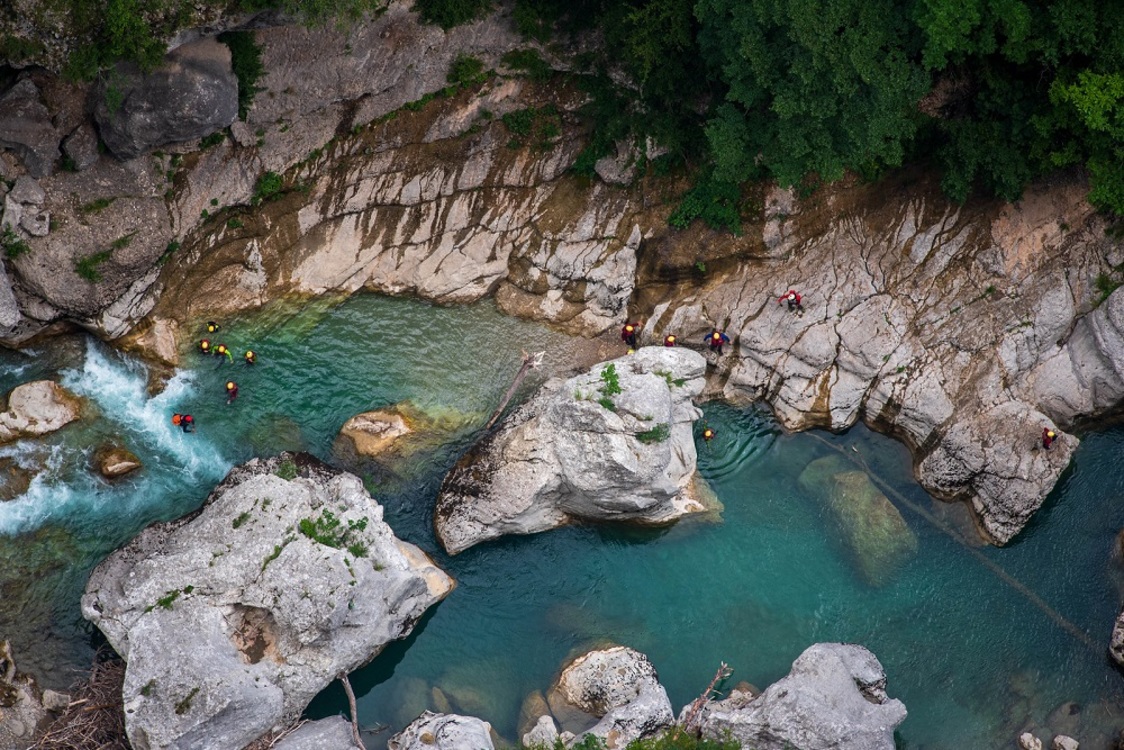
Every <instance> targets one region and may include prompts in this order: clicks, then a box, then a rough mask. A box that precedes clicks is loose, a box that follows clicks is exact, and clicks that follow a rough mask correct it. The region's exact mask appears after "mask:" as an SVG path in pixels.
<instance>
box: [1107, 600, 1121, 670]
mask: <svg viewBox="0 0 1124 750" xmlns="http://www.w3.org/2000/svg"><path fill="white" fill-rule="evenodd" d="M1108 653H1109V655H1110V656H1111V657H1112V660H1113V661H1115V662H1116V663H1117V664H1119V665H1120V666H1122V667H1124V609H1122V610H1120V614H1118V615H1117V616H1116V625H1114V626H1113V628H1112V638H1111V639H1110V640H1109V644H1108Z"/></svg>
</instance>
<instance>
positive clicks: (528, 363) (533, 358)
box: [484, 352, 546, 430]
mask: <svg viewBox="0 0 1124 750" xmlns="http://www.w3.org/2000/svg"><path fill="white" fill-rule="evenodd" d="M544 354H546V352H536V353H535V354H528V353H527V352H523V366H522V367H520V368H519V372H517V373H515V379H514V380H512V381H511V387H510V388H508V389H507V393H505V394H504V395H503V400H502V401H500V405H499V406H497V407H496V410H495V411H494V412H492V418H491V419H489V420H488V424H486V425H484V429H485V430H490V429H491V428H492V425H494V424H495V423H496V420H497V419H499V418H500V415H501V414H503V410H504V409H506V408H507V404H508V402H509V401H511V397H512V396H514V395H515V390H516V389H517V388H518V387H519V384H520V383H522V382H523V378H525V377H527V373H528V372H530V371H531V370H532V369H534V368H536V367H538V366H539V365H541V364H542V358H543V355H544Z"/></svg>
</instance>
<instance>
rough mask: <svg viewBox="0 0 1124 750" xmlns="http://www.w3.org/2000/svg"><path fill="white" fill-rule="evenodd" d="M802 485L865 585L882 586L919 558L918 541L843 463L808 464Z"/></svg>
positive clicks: (881, 498)
mask: <svg viewBox="0 0 1124 750" xmlns="http://www.w3.org/2000/svg"><path fill="white" fill-rule="evenodd" d="M799 482H800V485H801V486H802V487H804V488H805V489H807V490H809V491H811V492H815V493H816V494H818V495H820V496H821V497H823V498H824V499H825V500H826V501H827V503H828V506H829V507H830V508H831V510H832V512H833V513H834V514H835V517H836V519H837V520H838V521H839V530H840V532H841V533H842V535H843V543H844V544H846V546H847V548H848V549H849V550H850V551H851V553H852V555H853V556H854V559H855V562H856V564H857V566H858V570H859V573H860V574H861V575H862V577H863V579H864V580H865V581H866V582H867V583H870V584H872V585H874V586H879V585H882V584H884V583H886V582H887V581H888V580H889V579H890V578H891V577H892V576H893V574H894V573H895V572H896V571H897V569H898V568H899V567H901V565H902V564H904V563H905V562H906V560H908V559H909V558H911V557H913V555H915V554H916V553H917V537H916V536H914V534H913V531H911V530H910V528H909V526H907V525H906V522H905V519H904V518H902V515H901V513H899V512H898V509H897V508H895V507H894V505H893V503H891V502H890V500H889V499H888V498H887V497H886V496H885V495H883V494H882V493H881V492H880V491H879V490H878V488H877V487H875V486H874V483H873V482H872V481H871V480H870V477H869V476H867V474H866V472H864V471H860V470H858V469H855V468H854V466H853V465H852V464H850V463H848V462H847V460H846V459H844V458H841V457H839V456H825V457H824V458H820V459H817V460H815V461H813V462H812V463H810V464H808V467H807V468H806V469H804V471H803V472H802V473H801V474H800V479H799Z"/></svg>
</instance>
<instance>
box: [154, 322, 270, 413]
mask: <svg viewBox="0 0 1124 750" xmlns="http://www.w3.org/2000/svg"><path fill="white" fill-rule="evenodd" d="M218 330H219V324H218V323H216V322H215V321H213V320H210V321H207V335H208V336H210V335H213V334H215V333H216V332H217V331H218ZM199 353H200V354H203V355H204V356H211V357H217V358H218V361H219V365H220V366H221V365H222V364H223V363H224V362H229V363H230V364H234V355H233V354H231V352H230V349H229V348H228V347H227V345H226V344H214V345H212V343H211V340H210V339H207V338H205V339H202V340H200V341H199ZM242 362H243V363H244V364H245V365H246V366H247V367H250V366H253V365H256V364H257V362H258V355H257V354H255V353H254V351H253V350H252V349H247V350H246V353H245V354H243V355H242ZM224 389H225V392H226V404H227V406H229V405H230V404H232V403H233V402H234V399H236V398H238V384H237V383H236V382H234V381H233V380H228V381H226V385H225V387H224ZM172 424H173V425H175V426H177V427H179V428H180V429H182V430H183V431H184V432H195V418H194V417H192V416H191V415H190V414H173V415H172Z"/></svg>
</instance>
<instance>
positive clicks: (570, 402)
mask: <svg viewBox="0 0 1124 750" xmlns="http://www.w3.org/2000/svg"><path fill="white" fill-rule="evenodd" d="M705 367H706V361H705V360H704V359H703V357H702V356H701V355H700V354H698V353H697V352H693V351H690V350H687V349H679V348H664V347H645V348H643V349H639V350H638V351H636V352H635V353H633V354H630V355H627V356H625V357H621V358H620V359H616V360H613V361H612V362H606V363H602V364H600V365H596V366H595V367H593V368H592V369H591V370H590V371H589V372H587V373H585V374H582V375H578V376H576V377H573V378H570V379H569V380H564V381H563V380H560V379H554V380H551V381H548V382H547V383H546V384H544V385H543V387H542V388H541V389H540V391H539V392H538V393H537V394H536V395H535V396H534V397H533V398H532V399H531V400H530V401H529V402H527V403H526V404H524V405H523V406H521V407H520V408H519V409H517V410H516V411H514V412H513V413H512V414H511V415H510V416H508V417H507V418H506V419H505V420H504V421H503V423H502V424H501V426H500V429H499V431H498V432H496V433H494V434H492V435H489V436H488V437H486V438H484V439H483V440H481V441H480V442H479V443H477V444H476V445H475V446H474V447H473V448H472V450H471V451H469V453H468V454H467V455H465V456H464V457H463V458H462V459H461V460H460V461H458V462H457V465H456V466H455V467H454V468H453V469H452V471H450V472H449V474H448V475H447V476H446V477H445V481H444V482H443V483H442V484H441V490H440V492H439V493H438V496H437V507H436V510H435V512H434V521H433V523H434V527H435V529H436V531H437V537H438V539H439V540H440V542H441V544H442V546H444V547H445V549H446V550H447V551H448V552H449V553H450V554H456V553H458V552H461V551H463V550H465V549H467V548H468V547H471V546H472V545H474V544H478V543H480V542H483V541H485V540H488V539H494V538H495V537H498V536H501V535H503V534H533V533H535V532H538V531H545V530H546V529H551V528H555V527H557V526H561V525H563V524H566V523H570V522H571V521H574V520H589V521H629V522H632V523H643V524H663V523H669V522H671V521H674V520H675V519H677V518H679V517H681V516H683V515H685V514H687V513H692V512H697V511H701V510H704V505H703V503H702V501H701V499H700V494H699V491H698V489H697V487H695V484H694V483H695V482H696V481H701V480H697V479H696V475H695V460H696V454H695V441H694V435H693V433H692V425H693V423H694V421H695V420H696V419H698V417H699V416H701V414H702V412H700V411H699V409H698V407H696V406H695V405H694V404H693V402H692V399H693V398H694V397H695V396H697V395H698V394H699V392H700V391H701V390H702V388H703V380H702V377H703V371H704V369H705Z"/></svg>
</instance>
